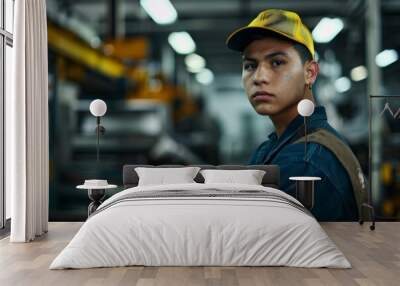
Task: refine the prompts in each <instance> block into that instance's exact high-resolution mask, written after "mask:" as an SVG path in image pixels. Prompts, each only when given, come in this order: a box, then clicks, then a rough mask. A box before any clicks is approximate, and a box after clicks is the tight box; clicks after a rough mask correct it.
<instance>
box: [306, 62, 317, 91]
mask: <svg viewBox="0 0 400 286" xmlns="http://www.w3.org/2000/svg"><path fill="white" fill-rule="evenodd" d="M318 73H319V64H318V63H317V62H316V61H315V60H311V61H307V62H306V63H305V64H304V80H305V82H306V83H307V84H311V85H312V84H314V82H315V81H316V80H317V76H318Z"/></svg>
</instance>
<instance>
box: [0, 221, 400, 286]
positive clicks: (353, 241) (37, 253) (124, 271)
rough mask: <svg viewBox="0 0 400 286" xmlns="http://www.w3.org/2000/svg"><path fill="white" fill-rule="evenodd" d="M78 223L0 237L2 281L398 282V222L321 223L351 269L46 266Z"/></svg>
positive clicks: (257, 285) (165, 284)
mask: <svg viewBox="0 0 400 286" xmlns="http://www.w3.org/2000/svg"><path fill="white" fill-rule="evenodd" d="M81 225H82V223H79V222H55V223H50V225H49V232H48V233H47V234H46V235H44V236H42V237H40V238H38V239H37V240H35V241H33V242H32V243H9V239H8V238H5V239H2V240H0V285H2V286H8V285H10V286H11V285H12V286H16V285H32V286H35V285H40V286H41V285H57V286H59V285H66V286H71V285H85V286H89V285H96V286H97V285H136V286H180V285H193V286H217V285H218V286H219V285H227V286H265V285H290V286H291V285H305V286H311V285H313V286H314V285H346V286H347V285H349V286H352V285H354V286H357V285H361V286H364V285H366V286H369V285H373V286H380V285H384V286H391V285H399V282H398V280H397V276H398V275H397V273H399V272H400V222H381V223H378V224H377V228H376V230H375V231H370V230H369V228H368V224H365V225H363V226H360V225H358V224H357V223H342V222H340V223H322V226H323V228H324V229H325V231H326V232H327V233H328V235H329V236H330V238H331V239H332V240H333V241H334V242H335V243H336V244H337V246H338V247H339V248H340V249H341V250H342V251H343V253H344V254H345V255H346V257H347V258H348V259H349V261H350V262H351V264H352V266H353V268H352V269H308V268H295V267H293V268H292V267H143V266H137V267H116V268H100V269H84V270H57V271H51V270H49V269H48V267H49V265H50V263H51V262H52V260H53V259H54V258H55V256H56V255H57V254H58V253H59V252H60V251H61V250H62V249H63V248H64V247H65V246H66V244H67V243H68V241H70V240H71V238H72V237H73V236H74V234H75V233H76V232H77V231H78V229H79V228H80V227H81Z"/></svg>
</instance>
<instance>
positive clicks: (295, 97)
mask: <svg viewBox="0 0 400 286" xmlns="http://www.w3.org/2000/svg"><path fill="white" fill-rule="evenodd" d="M242 81H243V86H244V88H245V91H246V94H247V97H248V99H249V101H250V103H251V104H252V106H253V107H254V109H255V110H256V112H257V113H258V114H261V115H275V114H279V113H280V112H282V111H285V110H286V109H288V108H290V107H292V106H293V105H294V104H296V105H297V103H298V101H299V100H301V99H302V97H303V93H304V85H305V77H304V66H303V63H302V61H301V58H300V55H299V54H298V52H297V51H296V50H295V48H294V47H293V44H292V43H290V42H289V41H284V40H279V39H276V38H270V37H268V38H267V37H266V38H263V39H260V40H255V41H253V42H251V43H250V44H249V45H248V46H247V47H246V48H245V50H244V51H243V69H242Z"/></svg>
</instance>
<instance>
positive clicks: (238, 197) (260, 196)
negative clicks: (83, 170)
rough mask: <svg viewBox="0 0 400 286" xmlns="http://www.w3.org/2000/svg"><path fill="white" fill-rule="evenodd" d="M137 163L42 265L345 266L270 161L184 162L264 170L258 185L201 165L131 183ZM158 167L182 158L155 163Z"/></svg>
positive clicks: (340, 254) (337, 250) (146, 166)
mask: <svg viewBox="0 0 400 286" xmlns="http://www.w3.org/2000/svg"><path fill="white" fill-rule="evenodd" d="M138 167H140V168H142V169H145V170H148V169H150V168H155V166H149V165H125V166H124V168H123V184H124V187H125V189H124V190H123V191H121V192H119V193H117V194H115V195H113V196H112V197H111V198H109V199H107V200H106V201H105V202H103V203H102V204H101V205H100V207H99V208H98V209H97V211H96V212H95V213H94V214H93V215H91V216H90V217H89V218H88V220H87V221H86V222H85V223H84V224H83V225H82V227H81V229H80V230H79V231H78V233H77V234H76V235H75V236H74V238H73V239H72V240H71V242H70V243H69V244H68V245H67V246H66V247H65V248H64V249H63V250H62V252H61V253H60V254H59V255H58V256H57V257H56V258H55V259H54V261H53V262H52V264H51V265H50V269H66V268H92V267H117V266H129V265H144V266H291V267H309V268H314V267H329V268H351V265H350V263H349V261H348V260H347V259H346V257H345V256H344V255H343V253H342V252H341V251H340V250H339V249H338V248H337V247H336V245H335V244H334V242H333V241H332V240H331V239H330V238H329V237H328V235H327V234H326V233H325V231H324V230H323V229H322V228H321V226H320V225H319V223H318V222H317V221H316V220H315V218H314V217H313V216H312V214H311V213H310V212H309V211H308V210H307V209H306V208H305V207H304V206H303V205H302V204H301V203H300V202H298V201H297V200H296V199H294V198H293V197H291V196H289V195H287V194H286V193H284V192H282V191H280V190H279V167H278V166H276V165H260V166H241V165H219V166H212V165H190V167H197V168H198V169H199V170H201V172H203V171H204V170H207V171H205V172H209V171H208V170H241V171H240V173H244V172H246V170H261V171H265V174H264V172H263V175H262V177H260V182H261V183H260V184H259V185H255V184H250V183H248V184H244V183H237V181H235V180H233V181H232V183H219V182H213V181H212V180H211V181H210V180H208V179H207V182H205V181H204V180H205V179H204V177H205V176H206V175H205V174H206V173H203V174H201V172H198V173H197V175H196V176H195V177H194V182H192V183H179V184H176V183H168V184H153V185H140V184H139V185H138V183H139V177H138V173H137V172H136V171H138V172H139V170H140V168H138ZM160 167H161V168H167V169H168V168H171V169H174V168H175V169H176V168H181V167H183V166H179V165H162V166H157V168H156V169H160ZM185 167H187V166H185ZM167 169H166V170H167ZM214 173H215V172H214ZM234 179H235V178H234Z"/></svg>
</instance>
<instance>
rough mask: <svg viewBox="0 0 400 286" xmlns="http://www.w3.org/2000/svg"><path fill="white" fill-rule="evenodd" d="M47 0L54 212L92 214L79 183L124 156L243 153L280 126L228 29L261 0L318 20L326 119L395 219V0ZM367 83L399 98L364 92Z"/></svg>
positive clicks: (212, 157)
mask: <svg viewBox="0 0 400 286" xmlns="http://www.w3.org/2000/svg"><path fill="white" fill-rule="evenodd" d="M6 2H7V1H6ZM9 2H10V3H13V1H11V0H10V1H9ZM10 5H11V4H10ZM46 5H47V22H48V48H49V50H48V56H49V57H48V67H49V112H50V114H49V123H50V142H49V143H50V220H53V221H66V220H69V221H73V220H82V218H84V217H86V211H87V204H88V202H89V201H88V198H87V194H86V192H83V191H79V190H76V189H75V187H76V185H79V184H81V183H83V181H84V180H85V179H89V178H104V179H107V180H108V181H109V182H110V183H114V184H117V185H121V184H122V166H123V165H124V164H128V163H129V164H153V165H157V164H247V161H248V160H249V157H250V154H251V152H252V151H253V150H254V149H255V148H256V147H257V146H258V145H259V144H260V143H261V142H262V141H264V140H266V139H267V135H268V134H269V133H270V132H272V131H273V125H272V123H271V121H270V120H269V119H268V118H267V117H263V116H260V115H258V114H257V113H256V112H255V111H254V110H253V108H252V107H251V105H250V103H249V102H248V100H247V97H246V95H245V93H244V90H243V87H242V85H241V70H242V63H241V56H240V54H238V53H235V52H233V51H231V50H229V49H228V48H227V47H226V45H225V40H226V38H227V36H228V35H229V33H230V32H232V31H233V30H235V29H236V28H239V27H242V26H244V25H246V24H248V23H249V22H250V20H251V19H253V18H254V17H256V16H257V14H258V13H259V12H261V11H262V10H265V9H267V8H280V9H287V10H293V11H295V12H297V13H298V14H299V15H300V16H301V17H302V19H303V21H304V22H305V24H306V25H307V26H308V27H309V28H310V30H311V31H312V32H313V37H314V41H315V48H316V51H317V60H318V62H319V65H320V74H319V77H318V79H317V82H316V84H315V85H314V87H313V90H314V97H315V99H316V102H317V104H319V105H323V106H325V108H326V111H327V115H328V120H329V123H330V124H331V125H332V126H333V127H334V128H336V129H337V130H338V131H339V132H340V133H341V134H342V135H343V136H344V137H345V138H346V139H347V141H348V143H349V144H350V146H351V148H352V150H353V152H354V153H355V154H356V156H357V157H358V159H359V161H360V163H361V165H362V168H363V171H364V173H365V174H366V175H369V173H370V171H371V174H372V175H371V176H372V178H373V179H374V180H373V186H374V188H375V191H374V192H373V200H374V205H375V207H376V212H377V215H378V218H379V219H381V220H398V219H399V218H400V148H399V144H400V97H395V96H392V95H400V93H399V90H400V82H399V80H398V75H399V71H400V64H399V61H398V52H399V51H400V33H399V32H400V21H399V16H400V1H395V0H381V1H379V0H377V1H364V0H327V1H317V0H303V1H296V0H285V1H284V0H279V1H260V0H251V1H250V0H249V1H245V0H213V1H211V0H203V1H195V0H153V1H152V0H140V1H139V0H97V1H94V0H81V1H73V0H47V1H46ZM10 7H12V5H11V6H10ZM10 9H12V8H10ZM160 11H163V12H162V13H159V12H160ZM324 24H325V25H326V24H328V25H329V27H330V29H328V30H329V31H328V30H327V29H326V28H324ZM328 32H329V33H328ZM8 46H9V48H12V44H9V45H8ZM374 53H377V54H378V55H377V56H376V57H372V56H371V54H374ZM372 94H374V95H391V97H382V98H374V99H369V95H372ZM94 99H102V100H104V101H105V102H106V104H107V113H106V114H105V115H104V117H102V119H101V123H102V125H103V126H104V127H105V130H106V132H105V134H104V135H102V136H101V138H100V162H98V161H97V160H96V143H97V141H96V133H95V128H96V118H95V117H93V116H92V115H91V113H90V111H89V105H90V102H91V101H92V100H94ZM370 109H371V110H372V113H373V115H372V116H371V117H370V118H369V110H370ZM369 120H371V121H372V125H373V128H372V134H371V130H369ZM369 134H371V135H372V142H371V138H370V137H369ZM371 144H372V145H371ZM370 145H371V146H370ZM369 146H370V147H371V149H372V150H373V152H374V154H373V161H374V163H373V164H372V166H373V168H372V169H371V170H370V169H369V168H370V165H369ZM119 190H120V189H119ZM115 191H118V190H115ZM111 194H112V192H110V193H108V195H111Z"/></svg>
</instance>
